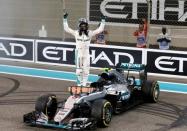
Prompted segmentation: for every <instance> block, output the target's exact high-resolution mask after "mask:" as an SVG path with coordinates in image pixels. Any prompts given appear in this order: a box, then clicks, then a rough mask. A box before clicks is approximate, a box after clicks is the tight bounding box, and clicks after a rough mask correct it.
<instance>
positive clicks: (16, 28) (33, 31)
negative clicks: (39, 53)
mask: <svg viewBox="0 0 187 131" xmlns="http://www.w3.org/2000/svg"><path fill="white" fill-rule="evenodd" d="M148 3H149V0H148V1H147V0H0V16H1V17H0V35H1V36H21V37H22V36H24V37H36V38H37V37H38V31H39V30H40V29H42V25H43V26H44V27H45V30H46V31H47V37H48V38H47V39H59V40H66V41H74V39H73V37H72V36H71V35H69V34H66V33H65V32H64V31H63V26H62V18H63V13H64V12H65V11H67V12H68V14H69V18H68V21H69V25H70V27H71V28H73V29H77V21H78V19H79V18H81V17H86V18H87V19H88V20H89V23H90V29H95V28H96V27H97V25H98V24H99V21H100V18H101V16H102V15H105V16H106V17H107V18H106V21H107V25H106V27H105V29H106V30H107V32H108V35H107V41H109V42H108V44H114V45H122V46H135V43H136V38H135V37H134V36H133V32H134V31H135V30H136V29H137V28H138V24H139V22H140V20H141V19H142V18H146V19H148V21H149V22H150V25H149V28H148V32H149V35H148V38H149V39H148V42H149V44H150V48H157V43H156V38H157V36H158V34H159V33H161V28H162V27H163V26H164V27H166V28H167V29H168V33H169V34H170V35H171V38H172V42H171V46H172V47H171V49H177V50H186V48H187V44H186V41H187V1H186V0H152V1H151V2H150V4H148ZM148 16H150V17H149V18H150V19H149V18H148ZM93 39H94V38H93Z"/></svg>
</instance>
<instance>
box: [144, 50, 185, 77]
mask: <svg viewBox="0 0 187 131" xmlns="http://www.w3.org/2000/svg"><path fill="white" fill-rule="evenodd" d="M186 67H187V52H182V51H180V52H179V51H160V50H148V51H147V69H148V72H150V73H160V74H171V75H184V76H187V68H186Z"/></svg>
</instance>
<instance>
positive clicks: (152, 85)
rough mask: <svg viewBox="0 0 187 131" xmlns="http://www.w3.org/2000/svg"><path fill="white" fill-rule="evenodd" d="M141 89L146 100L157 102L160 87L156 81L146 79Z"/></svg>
mask: <svg viewBox="0 0 187 131" xmlns="http://www.w3.org/2000/svg"><path fill="white" fill-rule="evenodd" d="M142 91H143V93H144V98H145V100H146V101H148V102H153V103H156V102H158V98H159V94H160V87H159V84H158V82H157V81H153V82H150V81H147V82H146V84H145V86H143V87H142Z"/></svg>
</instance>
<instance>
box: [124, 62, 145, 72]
mask: <svg viewBox="0 0 187 131" xmlns="http://www.w3.org/2000/svg"><path fill="white" fill-rule="evenodd" d="M120 68H122V69H124V70H129V71H141V70H144V69H145V65H143V64H132V63H121V65H120Z"/></svg>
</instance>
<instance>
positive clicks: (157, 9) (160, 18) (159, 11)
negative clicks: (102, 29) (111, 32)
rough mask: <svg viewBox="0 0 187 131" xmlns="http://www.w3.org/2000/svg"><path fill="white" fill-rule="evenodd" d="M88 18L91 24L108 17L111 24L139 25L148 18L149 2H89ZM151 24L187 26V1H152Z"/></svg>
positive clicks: (138, 0)
mask: <svg viewBox="0 0 187 131" xmlns="http://www.w3.org/2000/svg"><path fill="white" fill-rule="evenodd" d="M87 5H88V8H87V9H88V11H87V12H88V17H89V21H91V22H98V21H100V17H101V16H106V21H107V22H108V23H110V24H115V23H118V24H122V25H125V23H126V24H127V23H128V24H138V23H139V22H140V20H141V19H142V18H147V16H148V15H147V12H148V4H147V0H97V1H96V0H88V4H87ZM150 6H151V7H150V8H151V24H161V25H177V26H184V25H187V8H186V7H187V1H186V0H151V4H150Z"/></svg>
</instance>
